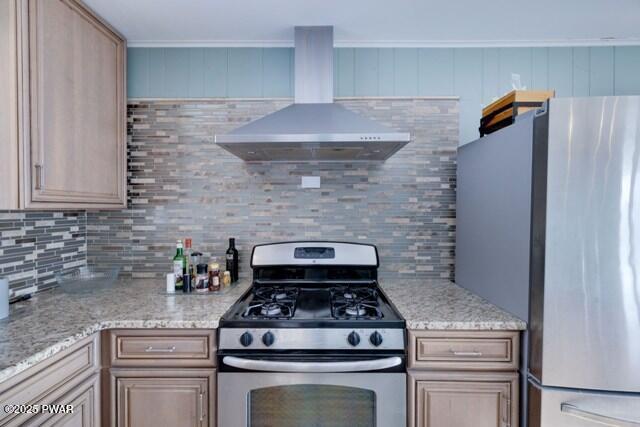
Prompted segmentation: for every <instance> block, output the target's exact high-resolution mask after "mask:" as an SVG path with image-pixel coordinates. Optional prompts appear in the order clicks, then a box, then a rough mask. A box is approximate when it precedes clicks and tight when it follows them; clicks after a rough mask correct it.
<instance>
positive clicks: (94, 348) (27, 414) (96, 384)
mask: <svg viewBox="0 0 640 427" xmlns="http://www.w3.org/2000/svg"><path fill="white" fill-rule="evenodd" d="M99 354H100V345H99V340H98V339H97V336H95V335H93V336H91V337H87V338H85V339H82V340H80V341H79V342H77V343H75V344H73V345H72V346H71V347H69V348H68V349H65V350H62V351H61V352H59V353H58V354H55V355H54V356H52V357H50V358H48V359H46V360H44V361H42V362H40V363H37V364H36V365H34V366H32V367H30V368H28V369H27V370H25V371H23V372H20V373H18V374H17V375H15V376H14V377H11V378H9V379H8V380H6V381H4V382H2V383H0V408H2V409H4V410H2V409H0V426H2V427H14V426H80V427H93V426H100V374H99V370H100V366H99V357H98V355H99ZM15 405H19V406H22V407H26V408H29V409H27V411H17V412H7V411H6V409H5V408H8V407H12V406H15ZM63 405H64V406H63ZM66 405H72V406H73V410H70V407H67V406H66ZM34 408H39V409H38V410H36V409H34Z"/></svg>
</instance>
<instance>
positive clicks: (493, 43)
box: [127, 38, 640, 48]
mask: <svg viewBox="0 0 640 427" xmlns="http://www.w3.org/2000/svg"><path fill="white" fill-rule="evenodd" d="M127 46H128V47H222V48H228V47H258V48H261V47H285V48H287V47H288V48H292V47H293V41H290V40H220V41H215V40H128V41H127ZM334 46H335V47H337V48H394V47H398V48H428V47H430V48H452V47H459V48H463V47H475V48H483V47H486V48H490V47H589V46H640V38H628V39H565V40H438V41H425V40H395V41H394V40H371V41H349V40H343V41H341V40H337V41H335V43H334Z"/></svg>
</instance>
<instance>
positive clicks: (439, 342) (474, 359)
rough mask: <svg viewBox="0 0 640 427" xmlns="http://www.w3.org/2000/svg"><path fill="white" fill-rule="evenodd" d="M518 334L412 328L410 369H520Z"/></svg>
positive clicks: (410, 333)
mask: <svg viewBox="0 0 640 427" xmlns="http://www.w3.org/2000/svg"><path fill="white" fill-rule="evenodd" d="M518 338H519V333H518V332H512V331H489V332H487V331H477V332H476V331H409V368H413V369H461V370H517V369H518V362H519V346H520V344H519V339H518Z"/></svg>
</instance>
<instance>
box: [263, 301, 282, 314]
mask: <svg viewBox="0 0 640 427" xmlns="http://www.w3.org/2000/svg"><path fill="white" fill-rule="evenodd" d="M260 314H262V315H263V316H267V317H274V316H279V315H281V314H282V306H281V305H280V304H278V303H277V302H269V303H266V304H263V305H262V307H260Z"/></svg>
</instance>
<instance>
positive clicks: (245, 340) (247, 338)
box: [240, 332, 253, 347]
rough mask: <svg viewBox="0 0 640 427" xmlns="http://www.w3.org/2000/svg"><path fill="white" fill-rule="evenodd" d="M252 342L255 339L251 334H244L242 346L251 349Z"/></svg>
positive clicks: (241, 338) (241, 337)
mask: <svg viewBox="0 0 640 427" xmlns="http://www.w3.org/2000/svg"><path fill="white" fill-rule="evenodd" d="M252 342H253V337H252V336H251V334H250V333H249V332H245V333H244V334H242V335H240V344H242V345H243V346H245V347H249V346H250V345H251V343H252Z"/></svg>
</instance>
